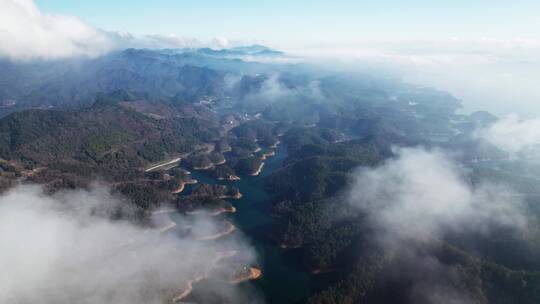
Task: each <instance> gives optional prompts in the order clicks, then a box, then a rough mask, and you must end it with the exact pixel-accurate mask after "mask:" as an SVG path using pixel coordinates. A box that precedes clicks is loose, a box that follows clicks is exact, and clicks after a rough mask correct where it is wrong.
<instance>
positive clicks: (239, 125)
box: [0, 46, 540, 304]
mask: <svg viewBox="0 0 540 304" xmlns="http://www.w3.org/2000/svg"><path fill="white" fill-rule="evenodd" d="M247 56H251V57H265V58H268V57H270V58H278V57H280V56H285V55H284V54H283V53H281V52H279V51H275V50H272V49H268V48H266V47H262V46H251V47H239V48H233V49H225V50H212V49H184V50H141V49H127V50H123V51H118V52H113V53H110V54H107V55H104V56H101V57H97V58H94V59H84V60H75V59H73V60H62V61H40V62H16V63H14V62H9V61H1V62H0V73H1V74H2V77H1V78H0V79H1V80H0V115H2V116H3V117H2V118H1V119H0V189H1V190H6V189H9V188H10V187H12V186H13V185H14V184H16V183H17V182H23V183H30V182H33V183H40V184H46V185H48V190H50V191H51V192H54V191H58V190H60V189H65V188H80V187H87V186H88V184H90V183H91V182H93V181H95V180H101V181H105V182H107V183H109V184H110V185H112V186H111V187H112V189H113V190H114V192H115V193H116V194H118V195H122V196H124V197H126V198H128V199H129V200H130V201H131V202H133V203H135V204H136V205H137V206H138V207H140V209H141V210H144V211H145V212H146V213H144V212H142V215H141V218H145V216H146V220H148V212H147V211H149V210H155V209H156V208H158V207H159V206H162V205H166V206H169V207H170V208H177V209H178V210H180V211H181V212H184V213H190V212H191V213H196V212H198V211H199V210H200V209H208V210H210V211H212V212H214V213H218V214H219V213H220V212H234V208H233V207H232V205H231V204H230V203H229V202H226V199H228V198H230V197H232V196H237V197H240V196H241V194H240V192H239V190H238V189H236V188H231V189H233V190H228V189H229V188H227V187H225V186H222V187H218V186H210V185H206V184H203V185H202V186H198V187H190V189H189V190H186V193H187V194H186V195H183V194H181V193H183V191H184V188H185V186H186V185H189V184H193V183H196V182H197V181H196V180H195V179H194V178H192V177H191V175H190V174H191V173H190V172H189V170H192V171H201V172H204V177H205V178H212V179H215V180H219V181H220V182H222V183H234V182H235V181H237V180H239V179H244V178H250V176H256V175H258V174H260V173H261V171H262V170H264V169H263V166H264V162H265V160H266V158H267V157H272V156H274V155H275V153H278V148H277V147H278V145H279V144H282V145H284V148H283V149H284V150H286V153H287V157H286V158H285V160H284V161H283V165H282V167H281V168H279V169H276V170H275V171H274V172H273V173H272V174H269V175H268V176H266V175H265V176H264V188H265V189H266V190H267V191H270V192H271V193H272V194H273V195H274V196H273V197H272V199H271V205H272V206H271V210H270V211H268V212H271V214H272V216H273V218H274V219H275V222H272V225H271V226H272V227H271V228H270V234H271V235H270V236H265V237H267V238H271V239H272V240H273V241H276V242H278V243H279V244H280V245H281V246H282V247H283V248H284V249H283V250H291V251H293V252H294V253H295V255H297V256H299V257H300V258H299V259H298V261H297V263H298V265H295V266H294V267H295V269H296V268H298V269H302V270H301V271H303V272H305V273H310V275H312V276H318V275H324V274H325V273H337V274H338V275H337V276H335V277H332V278H331V279H328V280H327V281H325V283H324V284H323V285H322V286H319V287H318V288H316V289H314V290H313V292H312V293H311V294H310V296H309V299H308V298H306V299H304V300H305V302H307V303H312V304H319V303H321V304H322V303H329V304H330V303H336V304H337V303H389V302H391V303H453V302H444V301H437V299H438V298H436V297H434V298H430V297H427V296H426V293H424V291H425V290H424V289H430V290H431V289H433V290H434V292H433V294H436V293H437V292H440V294H443V293H447V292H450V293H458V294H460V295H464V297H463V298H462V299H464V302H463V303H538V302H539V301H540V273H539V272H538V271H540V264H539V263H538V258H540V245H539V244H540V238H539V236H540V233H539V232H540V227H539V226H538V217H539V216H540V213H539V211H538V208H537V207H536V205H537V203H538V196H537V195H538V194H539V193H538V190H537V187H536V186H537V185H538V180H540V178H539V176H540V170H537V171H534V170H533V168H534V167H532V166H529V165H525V164H524V163H521V162H520V161H519V160H516V159H512V158H511V157H510V156H511V154H510V153H509V152H508V151H504V150H503V149H501V148H499V147H497V146H495V145H494V144H492V143H490V142H489V141H487V140H485V139H483V138H479V137H478V136H476V133H475V130H477V129H480V128H485V127H487V126H490V125H491V124H493V123H495V122H496V121H497V118H496V117H495V116H493V115H491V114H489V113H487V112H477V113H473V114H472V115H464V114H459V113H458V111H457V110H459V108H460V101H459V100H457V99H456V98H454V97H452V96H451V95H449V94H447V93H444V92H440V91H437V90H434V89H429V88H419V87H416V86H412V85H407V84H404V83H402V82H400V81H398V80H396V79H391V78H387V77H378V76H376V75H371V76H369V75H364V74H362V75H361V74H346V73H343V72H336V71H333V70H330V69H326V68H322V67H318V66H316V67H312V66H309V65H308V64H304V63H285V64H281V63H280V64H275V63H261V62H256V61H250V60H245V59H246V57H247ZM406 147H423V149H432V150H433V151H438V152H437V153H448V154H452V161H455V162H456V164H457V165H456V167H459V168H465V169H466V170H464V171H466V174H463V175H464V177H463V179H464V182H463V183H464V184H466V185H467V187H468V186H470V187H476V186H478V185H483V184H484V183H486V182H488V181H489V182H492V183H495V184H505V185H509V187H513V188H515V189H516V190H517V194H515V196H519V197H520V198H521V197H524V199H523V204H524V205H525V206H527V208H528V209H527V210H528V212H527V216H528V217H530V221H529V222H528V223H529V225H530V227H527V230H525V231H526V232H523V231H521V232H520V233H516V232H514V231H510V230H505V229H503V228H501V227H496V229H495V231H496V233H493V234H489V235H488V234H485V233H483V232H485V231H482V230H481V231H476V233H463V232H462V231H459V230H456V231H454V230H452V232H453V233H448V234H444V235H437V237H434V238H431V239H430V240H429V241H426V240H425V239H422V240H418V239H412V240H409V239H407V240H406V241H407V243H408V244H409V245H408V246H407V247H406V248H407V249H408V250H402V251H400V250H397V251H393V250H386V249H387V248H385V247H381V246H377V245H376V244H375V243H376V241H375V240H377V239H378V237H379V235H378V234H377V233H378V231H376V230H384V229H379V228H380V227H376V226H373V225H372V223H371V222H370V219H369V212H367V211H366V210H362V209H360V210H359V209H358V208H355V207H354V206H352V205H351V203H350V198H349V196H350V195H349V194H348V191H349V192H350V191H351V187H356V188H358V189H356V188H355V189H356V190H358V192H360V193H362V194H364V192H365V193H367V194H366V195H368V194H370V193H371V192H370V191H372V190H373V189H372V188H376V187H372V188H369V186H370V185H369V184H366V185H367V186H365V187H366V188H363V187H364V184H360V185H358V182H357V178H358V175H359V173H358V172H365V171H366V170H368V172H371V171H369V170H377V169H378V168H379V169H380V168H383V169H382V170H385V168H387V167H388V166H390V165H392V164H395V162H398V160H397V159H399V151H400V148H406ZM441 151H442V152H441ZM388 164H390V165H388ZM415 165H416V164H415ZM399 169H400V170H401V171H405V170H406V169H410V168H409V167H405V168H401V167H400V168H399ZM425 169H426V168H422V167H421V166H420V165H417V167H415V170H416V171H418V172H423V171H424V170H425ZM363 170H364V171H363ZM376 172H378V171H376ZM370 176H376V177H378V176H377V174H375V173H373V175H370ZM460 178H461V176H460ZM385 182H388V183H392V182H393V180H391V179H389V180H388V181H386V180H385ZM260 186H261V187H263V185H260ZM371 186H372V185H371ZM403 188H406V187H403ZM260 190H261V191H262V189H260ZM407 190H408V189H402V188H400V189H398V190H396V191H395V192H397V193H401V192H406V191H407ZM373 191H374V190H373ZM382 192H383V193H382V194H381V196H382V197H385V198H386V197H391V196H392V195H395V193H394V192H392V191H388V192H384V191H382ZM420 192H421V191H420ZM421 194H422V193H421ZM348 195H349V196H348ZM444 195H445V193H444V192H443V191H441V196H444ZM474 195H476V193H473V194H471V196H474ZM482 195H483V193H482ZM535 195H536V196H535ZM420 196H421V195H420ZM430 198H431V197H430ZM381 201H382V202H383V203H380V205H376V206H375V208H374V209H384V207H386V206H385V204H384V202H385V201H384V200H381ZM411 209H414V208H411ZM422 211H423V210H417V209H414V210H413V213H415V212H416V213H421V212H422ZM398 215H399V214H398ZM488 215H491V214H488ZM390 222H391V221H390ZM488 222H489V221H488ZM450 224H455V223H454V222H451V223H450ZM450 224H449V225H450ZM414 225H415V223H407V225H406V226H414ZM487 225H490V224H486V226H487ZM445 228H446V227H445ZM401 241H403V240H401ZM426 244H427V245H426ZM400 248H401V247H400ZM518 251H519V252H518ZM418 257H427V260H428V262H426V263H424V262H425V260H424V259H421V262H418V260H415V259H416V258H418ZM422 275H425V276H426V277H425V278H423V277H422ZM435 278H438V280H435ZM431 281H433V282H435V281H436V283H437V284H435V285H433V284H432V282H431ZM419 286H420V287H419ZM419 289H422V290H421V291H422V292H420V291H419ZM440 294H436V295H437V296H438V295H440ZM430 295H432V294H430ZM218 302H219V301H218ZM455 303H457V302H455Z"/></svg>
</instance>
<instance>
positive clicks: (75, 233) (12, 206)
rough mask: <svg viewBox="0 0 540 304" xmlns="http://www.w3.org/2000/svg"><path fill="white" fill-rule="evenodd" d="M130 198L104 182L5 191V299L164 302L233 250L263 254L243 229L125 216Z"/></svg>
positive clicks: (0, 201)
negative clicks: (208, 238) (186, 230)
mask: <svg viewBox="0 0 540 304" xmlns="http://www.w3.org/2000/svg"><path fill="white" fill-rule="evenodd" d="M126 204H128V203H126V202H122V201H121V200H120V199H119V198H116V197H113V196H111V194H110V191H109V189H107V188H106V187H104V186H97V185H96V186H94V187H93V188H92V189H90V190H78V191H64V192H61V193H58V194H55V195H53V196H48V195H46V194H44V192H43V189H42V188H41V187H39V186H19V187H17V188H15V189H12V190H10V191H8V192H7V193H5V194H4V195H3V196H2V197H0V246H1V247H2V250H1V251H0V269H2V276H0V285H1V286H2V288H1V289H0V302H1V303H34V302H35V303H45V304H48V303H51V304H53V303H87V304H94V303H95V304H98V303H126V304H127V303H130V304H134V303H160V304H162V303H164V302H165V301H167V300H170V299H171V298H172V297H173V296H174V295H175V294H177V293H179V292H181V291H182V290H184V288H185V287H186V283H187V282H188V281H190V280H192V279H194V278H196V277H201V276H203V277H205V276H208V275H209V274H210V272H211V271H212V270H213V269H214V268H216V264H217V263H219V261H220V260H221V259H223V258H225V256H226V254H225V253H227V254H229V253H230V252H231V250H235V251H238V252H239V253H241V254H240V256H241V259H242V262H244V263H253V262H254V261H255V255H254V253H253V251H252V249H251V248H250V246H249V245H248V244H247V242H245V241H244V240H243V239H242V237H241V236H239V235H238V234H236V235H235V236H231V237H230V238H227V239H226V240H223V241H220V242H202V241H197V240H196V238H195V237H193V236H191V235H189V234H187V235H184V234H179V233H172V232H171V233H160V230H159V229H158V228H153V229H151V228H148V227H142V226H139V225H136V224H133V223H131V222H130V221H128V220H122V219H118V217H119V216H120V217H121V218H126V219H129V218H130V216H132V215H133V210H131V209H130V208H126V207H124V206H125V205H126ZM113 218H115V219H113ZM182 220H185V221H188V219H182ZM182 220H181V221H182ZM181 221H180V222H181ZM189 222H190V224H191V225H193V226H195V227H196V228H197V233H198V234H201V233H204V231H207V232H208V233H213V231H215V229H216V228H215V227H216V225H218V223H217V222H216V220H214V219H212V218H210V217H204V216H201V217H197V218H191V219H189ZM221 288H222V287H221ZM210 291H211V290H209V292H210ZM224 292H225V291H224ZM226 292H227V297H228V298H229V299H233V302H234V299H237V300H238V299H240V298H241V297H243V296H244V295H243V293H242V292H241V291H240V290H239V289H236V288H235V287H234V286H232V285H231V287H230V288H227V289H226Z"/></svg>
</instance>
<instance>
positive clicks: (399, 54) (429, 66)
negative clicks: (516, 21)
mask: <svg viewBox="0 0 540 304" xmlns="http://www.w3.org/2000/svg"><path fill="white" fill-rule="evenodd" d="M289 52H290V53H292V54H298V55H300V56H304V57H306V58H311V59H313V60H321V61H323V62H324V63H326V64H329V65H332V66H338V67H341V68H342V69H349V70H352V71H364V72H390V73H392V74H395V75H399V76H401V77H402V78H403V80H405V81H406V82H409V83H413V84H416V85H421V86H432V87H436V88H438V89H440V90H444V91H448V92H450V93H452V94H453V95H455V96H456V97H457V98H459V99H462V100H463V102H464V106H465V110H466V111H467V112H470V111H477V110H488V111H492V112H495V113H496V114H498V115H505V114H508V113H516V112H517V113H519V114H520V115H522V116H531V115H532V116H538V115H540V89H539V88H540V85H539V83H538V79H540V40H538V39H523V38H516V39H507V40H502V39H489V38H479V39H469V40H466V39H457V38H455V39H450V40H440V41H434V40H433V41H427V40H426V41H364V42H361V43H351V44H346V45H322V46H312V47H306V48H303V49H296V50H295V49H291V50H289Z"/></svg>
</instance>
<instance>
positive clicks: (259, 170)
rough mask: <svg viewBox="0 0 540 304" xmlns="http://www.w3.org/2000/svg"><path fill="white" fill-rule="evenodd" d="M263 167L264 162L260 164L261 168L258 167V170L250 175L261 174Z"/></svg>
mask: <svg viewBox="0 0 540 304" xmlns="http://www.w3.org/2000/svg"><path fill="white" fill-rule="evenodd" d="M263 167H264V162H263V163H261V164H260V165H259V168H258V169H257V171H255V172H253V173H251V174H250V175H251V176H257V175H259V174H261V171H262V169H263Z"/></svg>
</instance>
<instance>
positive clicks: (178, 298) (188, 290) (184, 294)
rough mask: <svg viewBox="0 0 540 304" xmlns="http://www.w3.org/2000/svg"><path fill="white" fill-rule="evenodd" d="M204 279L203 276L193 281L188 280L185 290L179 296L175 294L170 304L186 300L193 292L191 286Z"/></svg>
mask: <svg viewBox="0 0 540 304" xmlns="http://www.w3.org/2000/svg"><path fill="white" fill-rule="evenodd" d="M205 278H206V277H204V276H200V277H196V278H195V279H192V280H189V281H188V282H187V283H186V288H185V289H184V290H183V291H182V292H181V293H180V294H177V295H176V296H174V298H173V299H172V300H171V303H173V304H175V303H177V302H180V301H182V300H183V299H185V298H187V297H188V296H189V295H190V294H191V293H192V292H193V284H195V283H198V282H200V281H202V280H204V279H205Z"/></svg>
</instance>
